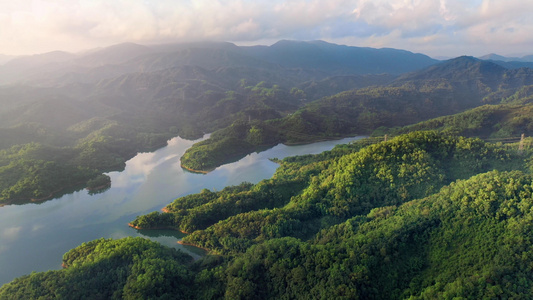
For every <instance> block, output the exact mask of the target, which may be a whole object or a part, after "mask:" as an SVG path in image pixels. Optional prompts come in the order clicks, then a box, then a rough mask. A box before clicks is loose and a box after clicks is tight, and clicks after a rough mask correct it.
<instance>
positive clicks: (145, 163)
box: [0, 136, 359, 285]
mask: <svg viewBox="0 0 533 300" xmlns="http://www.w3.org/2000/svg"><path fill="white" fill-rule="evenodd" d="M206 137H207V136H204V138H203V139H205V138H206ZM357 139H359V137H354V138H346V139H342V140H333V141H326V142H319V143H314V144H308V145H299V146H285V145H281V144H280V145H277V146H275V147H273V148H270V149H268V150H266V151H263V152H260V153H252V154H250V155H248V156H246V157H244V158H242V159H241V160H239V161H236V162H234V163H231V164H227V165H223V166H221V167H219V168H217V169H216V170H214V171H212V172H210V173H208V174H194V173H190V172H187V171H185V170H183V169H182V168H181V167H180V163H179V159H180V157H181V155H183V153H184V152H185V150H186V149H187V148H189V147H190V146H192V144H194V143H195V142H197V141H199V140H197V141H188V140H184V139H181V138H179V137H177V138H173V139H171V140H169V141H168V145H167V146H166V147H163V148H161V149H159V150H157V151H154V152H149V153H139V154H137V156H135V157H134V158H132V159H131V160H129V161H128V162H127V163H126V168H125V169H124V171H122V172H110V173H108V175H109V176H110V177H111V183H112V184H111V188H109V189H108V190H106V191H105V192H103V193H100V194H94V195H90V194H89V193H88V192H87V191H86V190H81V191H76V192H73V193H71V194H67V195H64V196H61V197H59V198H56V199H53V200H50V201H46V202H43V203H38V204H33V203H32V204H26V205H9V206H5V207H0V285H2V284H5V283H7V282H10V281H11V280H13V279H14V278H16V277H19V276H22V275H25V274H30V273H31V272H32V271H37V272H40V271H46V270H57V269H60V268H61V258H62V256H63V254H64V253H65V252H67V251H68V250H70V249H72V248H74V247H76V246H78V245H80V244H81V243H83V242H87V241H91V240H94V239H99V238H102V237H103V238H123V237H127V236H142V237H145V238H149V239H152V240H155V241H158V242H160V243H162V244H164V245H167V246H170V247H174V248H179V249H181V250H184V251H186V252H187V253H189V254H191V255H193V256H195V257H199V256H201V255H203V254H204V252H203V250H201V249H198V248H195V247H190V246H183V245H179V244H177V241H178V240H180V239H181V238H182V237H183V235H182V234H181V233H179V232H175V231H169V230H152V231H145V230H135V229H133V228H130V227H128V226H127V223H128V222H130V221H132V220H133V219H134V218H135V217H136V216H138V215H142V214H146V213H149V212H151V211H155V210H160V209H161V208H163V207H164V206H166V205H167V204H168V203H170V202H171V201H172V200H173V199H175V198H177V197H181V196H185V195H188V194H192V193H198V192H200V191H201V190H202V189H204V188H207V189H210V190H221V189H223V188H224V187H226V186H228V185H236V184H239V183H241V182H243V181H248V182H252V183H257V182H259V181H261V180H263V179H266V178H270V177H271V176H272V175H273V174H274V171H275V170H276V168H277V166H278V165H277V164H275V163H273V162H271V161H270V160H269V158H274V157H277V158H280V159H281V158H284V157H287V156H294V155H302V154H315V153H320V152H323V151H326V150H329V149H331V148H333V146H335V145H336V144H343V143H348V142H350V141H353V140H357Z"/></svg>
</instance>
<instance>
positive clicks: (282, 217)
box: [0, 132, 533, 299]
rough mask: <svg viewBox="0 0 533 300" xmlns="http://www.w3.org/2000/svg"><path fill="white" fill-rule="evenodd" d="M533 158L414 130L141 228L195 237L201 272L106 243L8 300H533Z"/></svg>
mask: <svg viewBox="0 0 533 300" xmlns="http://www.w3.org/2000/svg"><path fill="white" fill-rule="evenodd" d="M531 154H532V153H531V151H530V150H528V151H525V152H522V153H518V151H517V149H516V147H515V148H511V147H501V146H497V145H493V144H488V143H485V142H483V141H481V140H479V139H469V138H463V137H457V136H450V135H446V134H443V133H438V132H413V133H409V134H407V135H402V136H399V137H396V138H394V139H392V140H389V141H387V142H380V143H377V144H373V145H369V146H365V143H364V141H362V142H357V143H354V144H349V145H342V146H338V147H336V148H334V149H333V150H332V151H329V152H325V153H322V154H319V155H307V156H302V157H290V158H286V159H284V160H283V161H280V164H281V165H280V168H279V169H278V170H277V172H276V174H275V175H274V176H273V178H272V179H269V180H264V181H262V182H260V183H259V184H257V185H252V184H246V183H244V184H241V185H240V186H235V187H227V188H225V189H224V190H222V191H219V192H212V191H209V190H204V191H202V192H201V193H199V194H196V195H189V196H186V197H183V198H179V199H176V200H175V201H174V202H173V203H171V204H169V205H168V206H167V208H166V211H168V212H165V213H152V214H149V215H146V216H142V217H139V218H138V219H137V220H135V221H134V222H133V224H135V225H137V226H141V227H143V226H144V227H149V226H161V225H164V226H167V227H168V226H172V227H175V228H176V229H181V230H184V231H190V232H192V233H191V234H190V235H188V236H187V237H186V238H185V239H184V242H186V243H193V244H197V245H201V246H203V247H207V248H210V249H211V250H212V252H211V254H210V255H208V256H206V257H204V258H202V259H200V260H198V261H196V262H192V260H191V259H190V258H187V257H186V256H185V255H182V254H179V252H176V251H175V250H171V249H168V248H165V247H162V246H158V245H157V244H155V243H152V242H149V241H146V240H142V239H138V238H136V239H133V238H128V239H122V240H116V241H114V240H98V241H93V242H89V243H86V244H83V245H81V246H80V247H78V248H76V249H73V250H71V251H69V252H68V253H66V254H65V256H64V258H63V264H64V266H65V267H66V269H63V270H60V271H49V272H44V273H33V274H31V275H27V276H23V277H21V278H18V279H16V280H14V281H13V282H11V283H9V284H6V285H4V286H3V287H1V288H0V299H4V298H6V299H10V298H13V297H14V298H25V299H38V298H39V297H43V298H51V297H52V298H71V299H72V298H143V299H151V298H159V297H161V298H177V297H183V298H191V299H222V298H225V299H280V298H294V299H326V298H332V297H333V298H336V299H408V298H409V299H435V298H439V299H454V298H465V299H483V298H502V299H508V298H516V299H526V298H527V297H528V295H530V294H531V293H532V292H533V290H532V288H531V286H532V282H533V277H532V276H531V274H532V272H531V265H532V264H533V257H532V256H531V253H533V252H532V250H533V240H532V239H531V236H530V232H531V230H533V228H532V224H533V223H532V222H531V221H532V220H533V216H532V215H531V212H532V207H533V184H532V182H533V177H532V176H531V175H530V174H529V173H530V171H531V170H532V167H533V165H532V164H531V159H530V157H531ZM487 171H488V172H487ZM133 224H132V225H133ZM216 253H219V254H223V255H215V254H216ZM96 287H98V288H96Z"/></svg>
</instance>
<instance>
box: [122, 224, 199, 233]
mask: <svg viewBox="0 0 533 300" xmlns="http://www.w3.org/2000/svg"><path fill="white" fill-rule="evenodd" d="M128 226H129V227H131V228H133V229H137V230H174V231H179V232H181V233H183V234H190V233H188V232H185V231H183V230H179V229H178V228H176V227H172V226H160V227H151V228H143V227H139V226H136V225H133V224H131V223H128Z"/></svg>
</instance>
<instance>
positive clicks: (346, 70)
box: [0, 41, 435, 204]
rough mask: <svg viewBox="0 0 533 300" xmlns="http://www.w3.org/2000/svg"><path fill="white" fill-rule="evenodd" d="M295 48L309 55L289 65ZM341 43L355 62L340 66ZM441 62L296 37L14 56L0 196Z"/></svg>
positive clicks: (57, 186) (17, 195) (6, 84)
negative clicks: (247, 43) (264, 42)
mask: <svg viewBox="0 0 533 300" xmlns="http://www.w3.org/2000/svg"><path fill="white" fill-rule="evenodd" d="M361 51H362V52H361ZM296 52H298V53H299V55H300V56H301V57H309V58H311V60H308V61H300V62H298V63H297V64H291V62H294V61H293V59H292V58H291V57H293V56H294V54H295V53H296ZM342 53H344V54H343V55H344V56H339V57H345V58H346V63H347V64H346V65H345V66H343V67H342V68H340V67H341V65H342V64H341V61H342V60H344V58H342V59H341V58H339V57H337V55H341V54H342ZM359 53H371V54H372V55H371V57H370V56H368V55H366V54H365V55H362V54H361V55H360V54H359ZM319 58H320V59H319ZM339 59H340V60H339ZM312 61H315V62H316V63H315V64H311V62H312ZM333 61H336V63H335V64H333V65H331V64H330V63H331V62H333ZM383 61H388V63H387V64H386V66H383V65H380V64H381V63H382V62H383ZM406 61H409V62H410V64H408V65H406V64H405V62H406ZM434 62H435V61H434V60H432V59H430V58H428V57H427V56H424V55H419V54H414V53H410V52H407V51H400V50H391V49H369V48H365V49H362V48H357V47H347V46H340V45H334V44H326V43H321V42H296V41H283V42H280V43H278V44H275V45H273V46H269V47H238V46H236V45H234V44H231V43H214V42H204V43H189V44H173V45H154V46H143V45H137V44H131V43H126V44H120V45H115V46H111V47H107V48H102V49H94V50H92V51H88V52H85V53H81V54H71V53H65V52H60V51H56V52H50V53H44V54H39V55H33V56H25V57H17V58H13V59H11V60H10V61H9V62H7V63H5V64H3V65H1V66H0V84H3V86H0V104H1V105H0V204H6V203H24V202H27V201H30V200H32V199H33V200H45V199H48V198H50V197H52V196H54V195H56V193H58V192H61V191H62V190H63V188H65V187H70V186H78V187H83V186H84V184H85V183H86V182H88V181H89V180H91V179H93V178H95V177H96V176H97V175H98V173H100V172H102V171H109V170H117V169H120V168H122V167H123V166H124V162H125V161H126V160H127V159H129V158H131V157H132V156H133V155H135V153H136V152H138V151H146V150H151V149H154V148H156V147H160V146H163V145H164V144H165V141H166V140H168V139H169V138H171V137H174V136H177V135H179V136H181V137H185V138H199V137H201V136H202V135H203V134H204V133H207V132H213V131H216V130H218V129H223V128H227V127H228V126H230V125H231V124H233V123H235V122H237V123H238V122H242V121H243V120H250V121H252V122H256V123H258V124H262V122H264V121H267V120H270V119H280V118H283V117H284V116H286V115H288V114H290V113H293V112H294V111H296V110H297V109H298V108H300V107H302V106H303V105H304V104H305V103H307V102H310V101H312V100H315V99H319V98H321V97H323V96H328V95H332V94H336V93H338V92H342V91H346V90H351V89H354V88H362V87H368V86H372V85H383V84H387V83H389V82H391V81H392V80H393V79H394V78H396V76H397V74H399V73H401V72H404V71H412V70H415V69H416V68H418V67H421V66H427V65H431V64H433V63H434ZM372 65H374V66H375V68H373V69H372V67H368V66H372ZM365 66H366V67H365ZM385 73H389V74H385ZM261 128H263V126H262V125H261V126H259V127H258V130H257V131H256V133H255V135H254V136H252V137H251V139H252V140H253V141H254V143H256V144H261V145H263V146H264V145H269V144H271V143H272V140H273V139H276V138H277V137H275V136H272V137H265V135H264V134H265V132H267V131H268V129H265V131H262V129H261ZM228 130H231V129H228ZM215 136H216V135H215ZM241 144H242V143H241ZM229 148H230V151H231V150H232V149H234V147H229ZM242 149H243V150H245V151H250V150H252V148H250V147H243V148H242ZM221 153H222V154H224V153H225V152H221ZM231 154H232V153H230V155H231ZM224 158H227V156H226V155H225V156H224Z"/></svg>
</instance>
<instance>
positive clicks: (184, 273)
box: [0, 238, 194, 299]
mask: <svg viewBox="0 0 533 300" xmlns="http://www.w3.org/2000/svg"><path fill="white" fill-rule="evenodd" d="M191 261H192V258H191V257H189V256H188V255H186V254H183V253H181V252H178V251H176V250H174V249H171V248H167V247H164V246H161V245H159V244H157V243H154V242H151V241H149V240H145V239H142V238H125V239H121V240H105V239H100V240H96V241H92V242H88V243H84V244H82V245H81V246H79V247H77V248H75V249H72V250H70V251H69V252H67V253H66V254H65V255H64V256H63V266H64V267H65V269H63V270H60V271H49V272H45V273H32V274H31V275H28V276H24V277H21V278H19V279H16V280H14V281H13V282H12V283H10V284H6V285H4V286H3V287H2V288H1V292H0V298H1V299H37V298H39V297H41V296H42V297H44V298H48V299H50V298H55V299H172V298H175V297H176V295H179V296H180V297H183V298H189V297H192V296H193V294H192V290H190V289H189V286H190V285H191V283H192V282H193V279H194V277H193V276H192V274H191V272H190V271H189V270H188V269H187V268H186V265H187V264H190V263H191Z"/></svg>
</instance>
